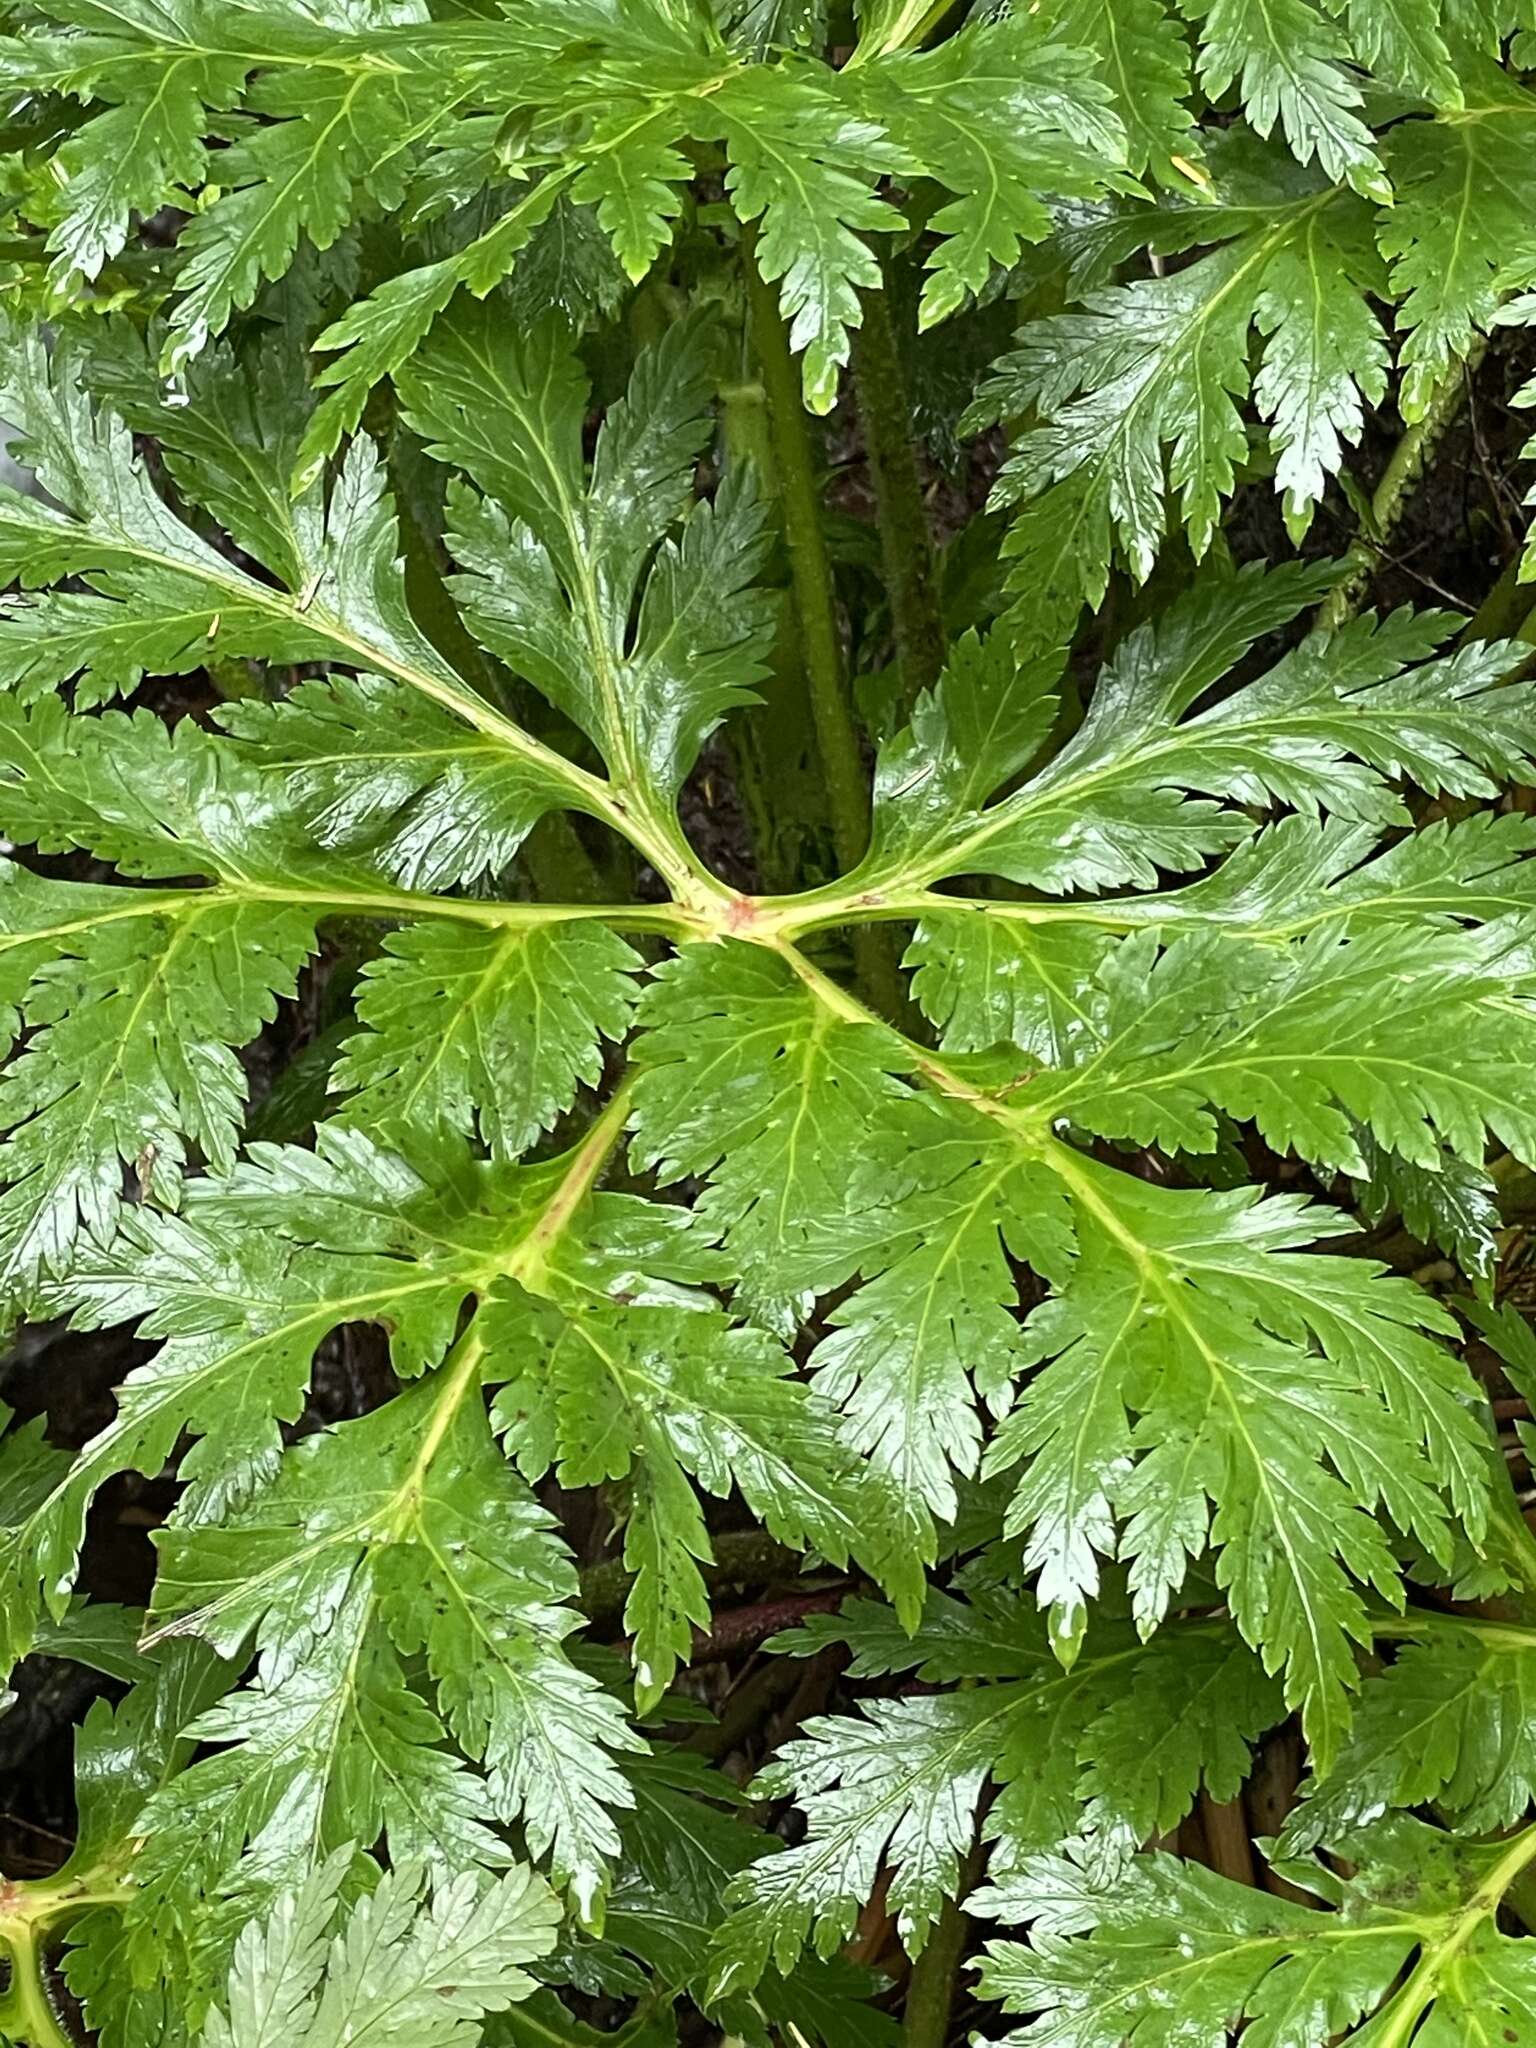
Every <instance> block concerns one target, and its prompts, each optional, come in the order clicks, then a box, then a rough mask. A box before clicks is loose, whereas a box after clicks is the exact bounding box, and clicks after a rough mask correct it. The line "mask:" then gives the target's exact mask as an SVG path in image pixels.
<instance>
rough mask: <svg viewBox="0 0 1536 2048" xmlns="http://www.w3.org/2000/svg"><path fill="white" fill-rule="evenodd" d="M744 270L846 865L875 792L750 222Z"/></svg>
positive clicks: (815, 498) (862, 844)
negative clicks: (855, 714) (870, 785)
mask: <svg viewBox="0 0 1536 2048" xmlns="http://www.w3.org/2000/svg"><path fill="white" fill-rule="evenodd" d="M742 271H743V275H744V277H745V280H746V290H747V312H748V317H749V319H750V321H751V327H752V344H753V347H754V349H755V350H756V353H757V359H758V364H759V368H760V371H761V375H762V380H763V390H764V391H765V393H766V394H767V399H768V426H769V433H770V436H771V440H772V446H773V459H774V470H775V473H776V475H777V477H778V483H779V506H780V510H781V513H782V515H783V520H784V539H785V543H786V545H787V547H788V549H789V566H790V575H791V577H792V579H793V582H794V592H795V604H796V608H797V609H798V611H799V614H800V637H801V644H802V646H803V648H804V651H805V671H806V680H807V682H808V683H809V685H810V698H811V716H812V718H813V719H814V721H815V725H816V739H817V742H818V744H819V746H820V748H821V757H822V759H821V767H822V775H823V778H824V780H825V783H826V790H827V807H828V811H829V813H830V817H831V824H832V841H833V845H834V846H835V847H836V849H837V858H838V860H839V862H840V863H841V865H842V867H843V868H844V870H845V871H846V870H848V869H851V868H854V867H857V866H858V863H859V861H860V860H861V859H862V858H863V855H864V851H865V848H866V847H867V846H868V844H869V790H868V786H867V784H866V782H865V777H864V763H863V758H862V755H861V751H860V747H859V734H858V728H857V726H856V725H855V723H854V717H853V701H852V697H851V694H850V692H849V689H848V680H847V675H846V671H845V669H844V664H843V647H842V635H841V634H840V632H839V631H838V624H837V612H836V607H835V604H834V600H833V590H832V564H831V561H830V559H829V557H828V555H827V544H826V537H825V535H824V533H823V531H822V525H821V503H820V490H819V485H818V479H817V467H818V465H817V462H816V459H815V454H814V452H813V450H812V447H811V434H810V426H809V423H808V421H807V418H806V413H805V408H804V405H803V404H802V402H801V397H800V373H799V371H798V369H797V368H796V366H795V359H794V357H793V355H792V354H791V353H790V347H789V334H788V332H787V330H786V328H785V325H784V319H783V316H782V314H781V313H780V311H779V295H778V293H777V292H776V291H775V290H774V288H773V286H772V285H771V284H769V283H768V282H767V281H766V279H765V278H764V277H763V274H762V272H761V271H760V270H759V269H758V267H757V237H756V235H755V233H754V232H753V231H752V230H751V229H750V228H749V229H748V230H747V231H746V232H745V233H744V235H743V237H742Z"/></svg>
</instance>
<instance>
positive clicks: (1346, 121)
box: [1179, 0, 1392, 200]
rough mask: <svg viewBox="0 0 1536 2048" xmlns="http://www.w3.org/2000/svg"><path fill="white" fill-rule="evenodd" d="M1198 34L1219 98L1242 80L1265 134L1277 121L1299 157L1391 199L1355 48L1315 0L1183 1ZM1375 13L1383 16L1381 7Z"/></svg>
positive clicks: (1252, 118) (1250, 112) (1204, 73)
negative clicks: (1363, 112) (1362, 112)
mask: <svg viewBox="0 0 1536 2048" xmlns="http://www.w3.org/2000/svg"><path fill="white" fill-rule="evenodd" d="M1179 6H1180V9H1181V11H1182V12H1183V13H1184V14H1185V15H1186V16H1187V17H1188V19H1190V20H1191V21H1193V22H1195V23H1196V24H1197V26H1198V29H1199V35H1200V59H1199V72H1200V83H1201V84H1202V86H1204V88H1205V91H1206V93H1207V95H1208V97H1209V98H1211V99H1212V100H1217V99H1220V97H1221V95H1222V94H1223V93H1224V92H1225V91H1226V90H1227V88H1228V87H1229V86H1231V85H1233V84H1235V85H1236V86H1237V90H1238V95H1239V97H1240V98H1241V100H1242V103H1243V111H1244V112H1245V113H1246V114H1247V116H1248V120H1249V122H1250V124H1251V125H1252V126H1253V127H1254V128H1255V129H1256V130H1257V131H1258V133H1259V134H1260V135H1265V136H1267V135H1269V134H1270V133H1271V131H1272V130H1273V129H1274V127H1275V125H1276V123H1277V122H1278V124H1279V126H1280V128H1281V130H1282V131H1283V133H1284V135H1285V139H1286V141H1287V142H1288V143H1289V144H1290V146H1291V149H1292V151H1293V152H1294V154H1295V156H1296V158H1297V160H1298V161H1299V162H1301V163H1304V164H1305V163H1310V162H1311V160H1312V159H1313V157H1316V159H1317V162H1318V166H1319V168H1320V169H1321V170H1322V172H1323V174H1324V176H1325V177H1327V178H1328V179H1329V180H1330V181H1332V182H1335V183H1338V182H1343V183H1347V184H1349V185H1350V186H1352V187H1353V189H1354V190H1355V191H1356V192H1359V193H1361V194H1362V195H1363V196H1364V197H1365V198H1367V199H1378V200H1390V198H1391V196H1392V188H1391V185H1390V184H1389V183H1388V181H1387V177H1386V173H1385V172H1384V171H1383V169H1382V166H1381V159H1380V158H1379V157H1378V156H1377V154H1376V150H1375V147H1374V138H1373V137H1372V134H1371V131H1370V129H1369V128H1367V127H1366V125H1365V123H1364V122H1363V121H1362V120H1361V119H1360V116H1359V114H1358V113H1357V111H1356V109H1357V108H1359V106H1360V105H1361V100H1362V94H1361V91H1360V87H1359V85H1358V84H1357V83H1356V81H1355V79H1354V78H1353V77H1352V76H1351V74H1350V71H1349V69H1348V59H1349V55H1350V51H1349V46H1348V44H1347V43H1346V42H1345V40H1344V37H1343V36H1342V34H1341V33H1340V32H1339V30H1338V29H1337V28H1335V27H1334V25H1333V24H1332V23H1331V22H1330V21H1329V20H1328V19H1327V17H1326V16H1325V15H1322V14H1320V13H1319V12H1318V11H1317V9H1316V8H1315V7H1313V6H1312V5H1311V4H1310V0H1252V4H1249V0H1179ZM1361 11H1362V12H1364V13H1367V14H1369V13H1370V12H1372V11H1374V13H1375V15H1376V18H1377V19H1378V20H1379V18H1380V13H1381V9H1380V7H1379V6H1378V7H1376V8H1375V9H1374V10H1371V9H1369V8H1368V9H1363V10H1361Z"/></svg>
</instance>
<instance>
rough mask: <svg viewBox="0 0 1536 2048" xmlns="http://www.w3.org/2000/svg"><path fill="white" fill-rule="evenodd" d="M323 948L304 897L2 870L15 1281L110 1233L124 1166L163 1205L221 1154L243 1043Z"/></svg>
mask: <svg viewBox="0 0 1536 2048" xmlns="http://www.w3.org/2000/svg"><path fill="white" fill-rule="evenodd" d="M153 729H154V731H155V733H156V734H157V735H158V734H161V733H162V732H163V728H162V727H161V726H160V725H159V724H158V723H157V722H155V723H154V725H153ZM0 772H3V771H0ZM82 899H83V900H82ZM314 946H315V931H314V917H313V915H312V914H308V915H306V913H305V912H304V911H302V910H300V909H296V908H286V907H276V906H273V905H270V904H268V905H257V904H255V903H249V902H240V901H239V900H235V901H226V900H223V899H221V898H220V896H219V895H218V893H217V892H215V891H207V892H186V893H185V894H183V895H181V896H180V897H176V896H172V895H167V896H165V897H162V898H160V900H159V901H158V902H157V901H156V900H155V898H154V897H153V896H140V895H138V894H136V893H134V892H129V891H126V890H109V889H95V888H90V887H89V886H83V885H79V884H74V883H67V882H50V881H46V880H44V879H43V878H42V877H40V876H34V875H31V874H28V873H27V872H26V871H25V870H24V869H21V868H16V867H12V866H10V865H9V864H7V865H6V866H5V867H4V868H3V869H0V1000H3V1002H4V1004H5V1006H6V1013H7V1022H8V1025H9V1036H10V1037H11V1039H12V1042H13V1043H14V1040H15V1037H16V1036H17V1035H18V1034H19V1033H20V1032H21V1031H23V1030H25V1031H27V1032H28V1033H29V1034H30V1035H29V1036H28V1038H27V1040H26V1043H25V1046H24V1048H23V1049H22V1050H21V1052H20V1055H19V1057H17V1058H16V1059H14V1060H13V1061H12V1063H11V1064H10V1065H9V1066H8V1068H7V1069H6V1072H5V1074H4V1077H3V1079H0V1126H3V1127H4V1128H5V1129H6V1130H7V1131H8V1132H9V1133H10V1137H9V1140H8V1143H7V1147H6V1177H7V1180H8V1182H9V1185H8V1187H7V1189H6V1191H5V1193H4V1195H3V1196H0V1256H3V1270H4V1272H5V1275H6V1278H7V1280H8V1281H9V1282H10V1283H11V1284H12V1285H15V1284H17V1283H18V1282H21V1283H26V1282H29V1281H31V1280H33V1279H35V1278H36V1277H37V1276H39V1275H41V1274H57V1273H60V1272H62V1271H64V1270H65V1269H66V1267H67V1266H68V1263H69V1261H70V1258H71V1256H72V1254H73V1251H74V1249H75V1247H76V1245H77V1244H78V1243H79V1242H80V1240H81V1238H82V1237H83V1236H89V1237H95V1238H97V1239H106V1238H110V1237H111V1235H112V1234H113V1231H114V1230H115V1229H116V1227H117V1223H118V1218H119V1214H120V1210H121V1204H122V1193H123V1172H124V1168H127V1169H128V1171H129V1172H130V1173H132V1174H133V1175H134V1176H135V1177H136V1179H137V1182H138V1186H139V1191H140V1193H141V1195H142V1196H145V1197H148V1198H151V1199H153V1200H155V1201H158V1202H161V1203H164V1204H166V1205H168V1206H170V1207H174V1206H175V1205H176V1203H177V1201H178V1200H179V1198H180V1188H181V1180H182V1175H183V1172H184V1171H185V1169H186V1167H187V1165H188V1161H189V1155H190V1154H191V1152H192V1151H193V1150H194V1148H195V1150H196V1152H197V1153H198V1154H200V1155H201V1157H202V1158H203V1159H204V1160H206V1161H207V1163H208V1164H209V1165H210V1166H212V1167H213V1168H214V1169H215V1170H218V1171H222V1170H224V1169H227V1167H228V1166H229V1165H230V1163H231V1161H232V1159H233V1157H234V1146H235V1138H236V1135H237V1133H238V1130H239V1126H240V1116H241V1111H242V1108H243V1105H244V1099H245V1089H246V1083H245V1076H244V1074H243V1072H242V1070H241V1067H240V1063H239V1061H238V1059H237V1058H236V1057H235V1052H236V1049H237V1048H239V1047H240V1046H243V1045H245V1044H246V1043H247V1042H248V1041H249V1040H251V1039H253V1038H254V1037H255V1036H256V1034H257V1032H258V1031H259V1030H260V1029H261V1026H262V1025H263V1024H264V1023H267V1022H269V1021H270V1020H271V1018H272V1017H273V1015H274V1014H275V1012H276V999H277V998H278V997H280V996H291V995H292V994H293V993H294V987H295V977H296V975H297V972H298V969H299V967H300V966H301V965H302V963H303V962H304V961H305V960H306V959H307V958H308V956H309V955H310V953H311V952H312V951H313V950H314Z"/></svg>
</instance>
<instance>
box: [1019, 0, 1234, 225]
mask: <svg viewBox="0 0 1536 2048" xmlns="http://www.w3.org/2000/svg"><path fill="white" fill-rule="evenodd" d="M1045 14H1046V18H1047V20H1049V21H1052V22H1054V23H1056V24H1058V25H1059V27H1060V29H1061V33H1062V36H1063V39H1064V40H1065V41H1066V42H1068V43H1073V44H1077V45H1078V46H1080V47H1082V48H1085V49H1088V50H1091V51H1092V52H1093V53H1094V55H1095V57H1096V58H1097V59H1098V65H1099V73H1100V76H1101V77H1102V78H1103V80H1104V82H1105V84H1106V85H1107V86H1108V87H1109V89H1110V92H1111V93H1112V95H1113V105H1114V109H1115V112H1116V113H1117V114H1118V115H1119V117H1120V119H1121V121H1122V123H1123V124H1124V127H1125V134H1126V167H1127V169H1129V170H1130V171H1132V172H1133V173H1134V174H1135V175H1136V176H1138V177H1139V176H1140V175H1141V174H1142V173H1143V172H1150V173H1151V175H1152V176H1153V177H1155V178H1157V179H1158V180H1159V181H1160V182H1161V183H1164V184H1176V185H1177V184H1179V183H1180V182H1182V184H1183V185H1185V186H1187V184H1188V183H1189V181H1190V175H1191V174H1190V172H1189V171H1188V170H1185V169H1183V168H1182V167H1181V166H1182V165H1183V164H1188V163H1190V162H1194V163H1196V164H1198V162H1199V159H1200V155H1201V143H1200V140H1199V134H1198V131H1197V129H1196V126H1195V117H1194V114H1193V112H1192V111H1191V109H1190V107H1189V105H1188V101H1189V98H1190V94H1191V80H1190V63H1189V51H1188V49H1187V48H1186V46H1185V42H1184V38H1183V36H1182V34H1181V33H1180V31H1179V27H1178V24H1177V23H1176V22H1175V21H1174V20H1172V19H1171V18H1170V16H1169V14H1168V13H1167V11H1166V9H1165V7H1164V4H1163V0H1118V4H1117V0H1048V5H1047V7H1046V9H1045ZM1175 159H1178V160H1179V161H1177V162H1176V161H1175Z"/></svg>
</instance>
